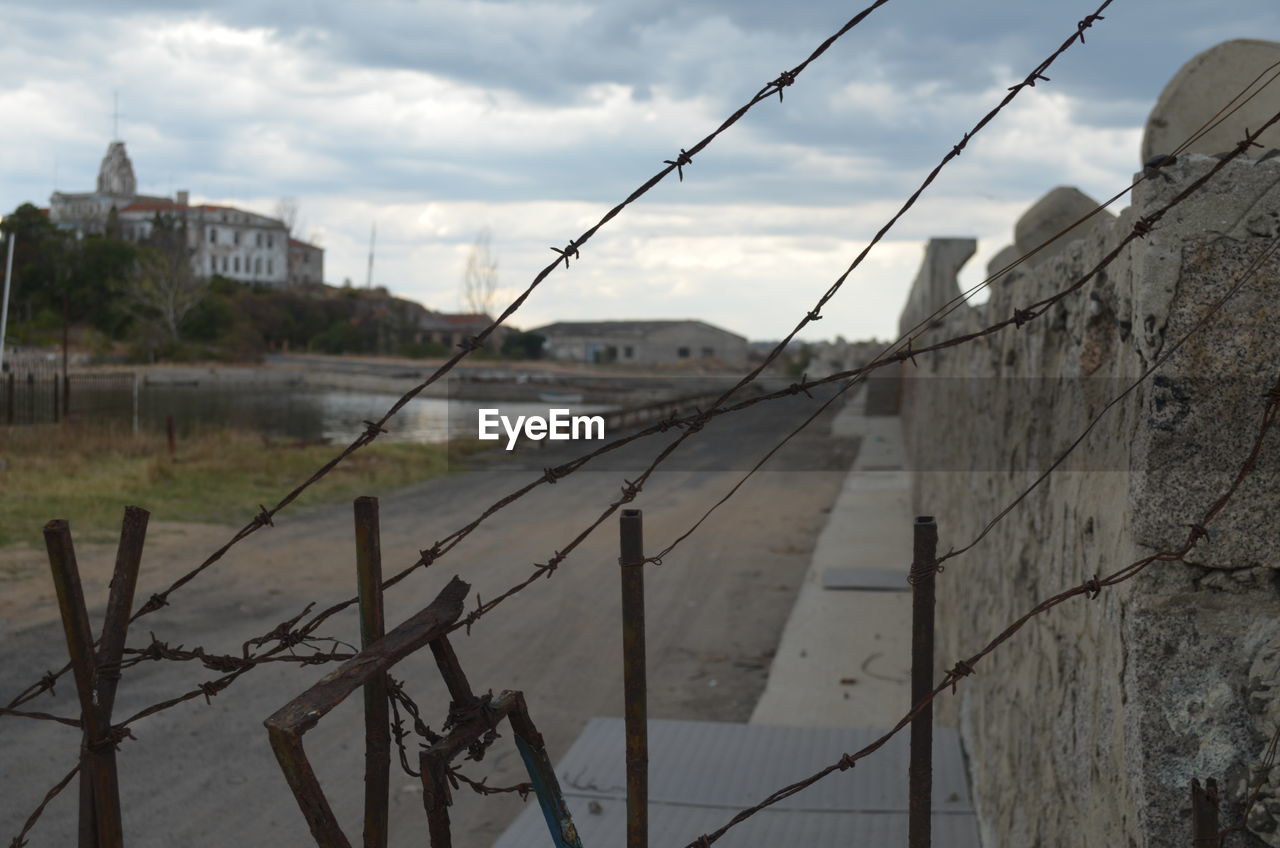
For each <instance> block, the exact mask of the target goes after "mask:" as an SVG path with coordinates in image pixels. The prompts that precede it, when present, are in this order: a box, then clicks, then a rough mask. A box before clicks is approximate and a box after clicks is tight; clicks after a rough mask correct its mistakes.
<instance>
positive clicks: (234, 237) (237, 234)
mask: <svg viewBox="0 0 1280 848" xmlns="http://www.w3.org/2000/svg"><path fill="white" fill-rule="evenodd" d="M231 243H232V244H239V243H240V231H239V230H236V231H235V232H233V233H232V234H231Z"/></svg>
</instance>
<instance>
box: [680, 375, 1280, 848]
mask: <svg viewBox="0 0 1280 848" xmlns="http://www.w3.org/2000/svg"><path fill="white" fill-rule="evenodd" d="M1264 398H1265V404H1264V406H1263V412H1262V416H1261V423H1260V425H1259V427H1258V432H1257V435H1256V437H1255V438H1254V441H1253V445H1252V447H1251V449H1250V451H1249V453H1248V455H1247V456H1246V458H1245V459H1244V461H1243V462H1242V463H1241V464H1240V466H1239V469H1238V470H1237V472H1236V475H1235V477H1234V479H1233V480H1232V481H1231V484H1230V485H1229V486H1228V487H1227V489H1226V490H1225V491H1224V492H1223V493H1222V494H1221V495H1220V496H1219V497H1218V498H1217V499H1216V500H1215V501H1214V502H1213V503H1212V504H1210V505H1209V507H1208V508H1207V509H1206V510H1205V511H1204V512H1203V514H1202V515H1201V517H1200V520H1199V521H1196V522H1194V523H1192V524H1189V525H1187V526H1189V527H1190V530H1189V531H1188V533H1187V538H1186V540H1185V541H1184V542H1183V543H1182V545H1181V546H1180V547H1178V548H1175V549H1173V550H1166V551H1160V552H1158V553H1154V554H1150V555H1148V556H1145V557H1142V558H1141V559H1137V560H1134V561H1133V562H1131V563H1129V564H1128V565H1126V566H1125V567H1123V568H1121V569H1118V570H1117V571H1114V572H1112V573H1111V574H1108V575H1107V576H1106V577H1103V578H1099V577H1097V576H1094V577H1092V578H1090V579H1088V580H1086V581H1084V582H1083V583H1080V584H1079V585H1077V586H1074V587H1072V588H1070V589H1067V590H1065V591H1063V592H1059V593H1058V594H1056V595H1054V596H1053V597H1051V598H1048V599H1046V600H1043V601H1041V602H1040V603H1038V604H1036V605H1035V606H1034V607H1032V608H1031V609H1030V610H1029V611H1028V612H1026V613H1025V614H1023V615H1022V616H1021V617H1020V618H1018V619H1016V620H1014V621H1013V622H1012V623H1011V624H1009V625H1008V626H1006V627H1005V628H1004V629H1003V630H1001V631H1000V632H999V633H998V634H997V635H996V636H995V637H994V638H992V639H991V640H990V641H989V642H987V644H986V645H984V646H983V647H982V649H981V650H979V651H978V652H977V653H975V654H973V655H972V656H970V657H968V658H967V659H962V660H958V661H957V662H956V664H955V665H954V666H953V667H952V668H951V669H950V670H949V671H947V672H946V673H945V674H944V675H943V677H942V679H941V680H940V681H939V682H938V683H937V684H936V685H935V686H934V688H933V690H932V691H931V692H930V693H929V694H928V695H926V696H925V697H924V698H922V699H920V701H918V702H917V703H915V704H914V705H912V707H911V709H910V710H909V711H908V712H907V713H906V714H905V715H903V716H902V718H901V719H899V720H898V722H897V724H895V725H894V726H893V728H892V729H890V730H889V731H887V732H886V733H884V734H883V735H881V736H880V737H878V738H877V739H875V740H874V741H872V742H871V743H870V744H868V745H866V746H864V747H863V748H861V749H859V750H858V751H855V752H854V753H852V754H843V755H842V756H841V757H840V758H839V759H838V760H836V761H835V762H834V763H831V764H830V765H827V766H826V767H824V768H822V769H820V770H819V771H817V772H814V773H813V774H811V775H809V776H808V777H806V778H804V779H802V780H798V781H796V782H794V783H791V784H788V785H787V786H784V787H782V788H781V789H778V790H777V791H776V792H774V793H773V794H771V795H769V796H768V797H766V798H765V799H764V800H763V801H761V802H760V803H758V804H756V805H754V806H752V807H747V808H746V809H744V810H742V811H740V812H738V813H737V814H736V815H734V816H733V818H731V819H730V820H729V821H728V822H727V823H725V824H724V825H722V826H721V827H720V828H718V829H717V830H715V831H712V832H711V833H708V834H703V835H702V836H700V837H698V838H697V839H695V840H693V841H692V842H690V843H688V845H686V846H685V848H707V846H710V845H711V844H713V843H715V842H716V841H718V840H719V839H720V838H721V837H722V836H724V835H725V834H726V833H727V832H728V831H729V830H731V829H732V828H734V827H736V826H737V825H739V824H741V823H742V822H744V821H746V820H747V819H749V818H750V817H751V816H753V815H755V814H756V813H758V812H760V811H761V810H764V809H766V808H768V807H771V806H773V805H774V804H776V803H778V802H779V801H782V800H784V799H786V798H789V797H791V796H792V795H795V794H796V793H798V792H800V791H801V790H804V789H807V788H808V787H810V786H812V785H813V784H815V783H817V782H818V781H820V780H822V779H823V778H825V777H828V776H829V775H831V774H834V773H835V772H837V771H847V770H848V769H850V768H853V767H854V766H855V765H856V764H857V762H858V761H859V760H861V759H864V758H865V757H867V756H869V755H871V754H873V753H875V752H876V751H878V750H879V749H880V748H881V747H883V746H884V745H885V743H887V742H888V741H889V740H890V739H892V738H893V737H894V736H896V735H897V734H898V733H899V732H901V731H902V729H903V728H905V727H907V726H908V725H910V724H911V721H912V719H914V718H915V717H916V715H918V714H919V713H920V711H921V710H923V709H924V708H925V707H927V706H929V705H930V704H932V703H933V701H934V700H935V699H936V698H937V697H938V696H939V695H940V694H942V693H943V692H945V691H947V690H948V689H951V690H952V691H953V692H954V691H955V687H956V686H957V685H958V684H959V683H960V682H961V681H962V680H963V679H964V678H966V677H969V676H970V675H972V674H974V673H975V671H976V669H975V667H976V666H977V665H978V664H979V663H980V662H981V661H982V660H983V659H984V658H985V657H987V656H988V655H990V654H991V653H992V652H993V651H995V650H996V649H997V648H999V647H1000V646H1001V645H1003V644H1004V643H1005V642H1007V641H1008V640H1009V639H1010V638H1012V637H1013V636H1014V634H1016V633H1017V632H1018V631H1019V630H1021V629H1022V628H1023V627H1024V626H1026V624H1027V622H1029V621H1031V619H1033V618H1035V617H1036V616H1038V615H1041V614H1043V613H1045V612H1048V611H1049V610H1051V609H1053V608H1054V607H1056V606H1058V605H1060V604H1062V603H1065V602H1066V601H1068V600H1070V599H1071V598H1076V597H1085V598H1088V599H1090V600H1094V599H1097V598H1098V597H1099V596H1100V595H1101V594H1102V592H1103V590H1105V589H1110V588H1112V587H1114V586H1117V585H1119V584H1120V583H1123V582H1125V581H1127V580H1131V579H1132V578H1134V577H1136V576H1137V575H1138V574H1140V573H1142V571H1144V570H1145V569H1146V568H1147V567H1148V566H1150V565H1151V564H1152V563H1155V562H1176V561H1178V560H1181V559H1182V558H1184V557H1185V556H1186V555H1187V554H1189V553H1190V552H1191V551H1192V550H1193V549H1194V548H1195V547H1196V545H1197V544H1198V543H1199V541H1200V540H1201V539H1203V538H1204V537H1205V536H1206V535H1207V533H1206V531H1207V528H1208V526H1209V525H1210V524H1211V523H1212V522H1213V520H1214V518H1216V517H1217V515H1218V514H1219V513H1220V512H1221V511H1222V509H1223V508H1224V507H1225V506H1226V505H1227V504H1228V503H1229V502H1230V500H1231V498H1232V497H1233V496H1234V495H1235V493H1236V491H1237V490H1238V489H1239V488H1240V485H1241V484H1242V483H1243V482H1244V481H1245V479H1246V478H1247V477H1248V476H1249V475H1250V474H1251V473H1252V472H1253V470H1254V468H1255V467H1256V466H1257V461H1258V457H1259V456H1260V455H1261V453H1262V448H1263V444H1264V442H1265V441H1266V438H1267V435H1268V433H1269V432H1270V430H1271V428H1272V427H1273V426H1274V425H1275V423H1276V419H1277V417H1280V380H1277V382H1276V383H1275V384H1274V386H1273V387H1272V388H1271V389H1270V390H1269V391H1268V392H1267V393H1266V395H1265V396H1264Z"/></svg>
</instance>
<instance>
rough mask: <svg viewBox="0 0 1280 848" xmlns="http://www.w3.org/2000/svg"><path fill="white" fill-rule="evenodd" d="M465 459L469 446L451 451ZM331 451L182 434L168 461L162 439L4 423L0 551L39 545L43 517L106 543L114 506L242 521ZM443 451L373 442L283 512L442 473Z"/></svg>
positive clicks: (240, 435)
mask: <svg viewBox="0 0 1280 848" xmlns="http://www.w3.org/2000/svg"><path fill="white" fill-rule="evenodd" d="M460 447H461V451H462V452H463V453H466V452H467V451H468V450H469V448H470V446H458V445H454V446H453V449H452V453H453V455H454V456H457V455H458V452H459V448H460ZM338 449H339V448H338V447H337V446H334V445H317V444H306V445H289V444H284V443H280V442H276V443H274V444H272V443H270V442H268V441H267V440H266V439H264V438H263V437H262V436H260V435H256V434H252V433H247V432H242V431H232V430H222V431H216V432H210V433H205V434H200V435H195V436H191V437H188V438H182V439H179V440H178V443H177V451H176V453H175V455H174V456H173V457H172V458H170V456H169V455H168V450H167V447H166V441H165V437H164V435H163V434H159V433H154V434H140V435H138V436H133V435H131V434H130V433H128V432H127V431H121V430H111V429H109V428H104V427H102V426H101V425H100V424H93V425H89V424H84V425H77V424H76V423H74V422H71V423H67V424H62V425H56V424H55V425H41V426H34V427H11V428H9V429H8V430H7V431H5V433H4V437H3V439H0V515H3V516H4V517H5V520H4V522H3V523H0V546H4V545H9V544H14V543H16V542H25V543H28V544H31V545H33V546H35V547H39V546H40V545H41V544H42V542H41V540H40V528H41V527H43V526H44V523H45V522H46V521H48V520H49V519H51V518H67V519H69V520H71V521H72V522H73V526H74V527H75V530H76V536H77V538H81V536H82V535H83V538H85V540H86V541H90V540H93V541H106V540H109V539H111V538H113V537H114V535H113V534H116V533H118V532H119V524H120V514H121V510H122V509H123V508H124V507H125V506H126V505H128V504H136V505H138V506H142V507H145V508H147V509H149V510H151V513H152V520H153V521H204V522H213V523H231V524H236V525H241V524H244V523H245V522H246V521H248V519H249V518H250V517H252V516H253V515H254V514H255V513H257V512H258V509H259V504H263V503H266V504H273V503H275V502H276V501H277V500H278V499H279V498H280V496H281V495H283V494H284V493H285V492H287V491H289V490H290V489H291V488H293V487H294V486H295V485H297V484H298V483H300V482H301V481H302V480H305V479H306V478H307V477H309V476H310V475H311V473H312V472H314V471H315V470H316V469H317V468H319V467H320V466H321V465H323V464H324V463H325V462H326V461H328V460H329V459H332V458H333V456H334V455H335V454H336V453H337V451H338ZM448 458H449V453H448V449H447V448H446V447H445V446H444V445H426V444H397V443H377V442H375V443H374V444H372V445H370V446H368V447H366V448H362V449H361V450H359V451H357V452H356V453H354V454H352V455H351V456H349V457H348V458H347V459H346V460H344V461H343V462H342V463H341V464H340V465H338V466H337V467H336V468H334V469H333V470H332V471H331V472H329V474H327V475H326V476H325V477H324V479H322V480H321V481H320V482H319V483H316V484H315V485H314V486H312V487H311V488H309V489H307V491H306V492H304V493H303V494H302V496H301V497H300V498H299V499H298V501H296V502H295V504H294V505H293V506H292V507H290V508H291V509H298V508H299V507H304V508H305V507H306V506H308V505H314V504H318V503H325V502H335V501H344V500H350V499H351V498H353V497H355V496H357V495H361V494H367V493H368V492H371V491H373V492H380V491H385V490H388V489H392V488H396V487H401V486H407V485H410V484H412V483H418V482H421V481H423V480H427V479H430V478H432V477H438V476H440V475H443V474H445V473H447V471H448Z"/></svg>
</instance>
